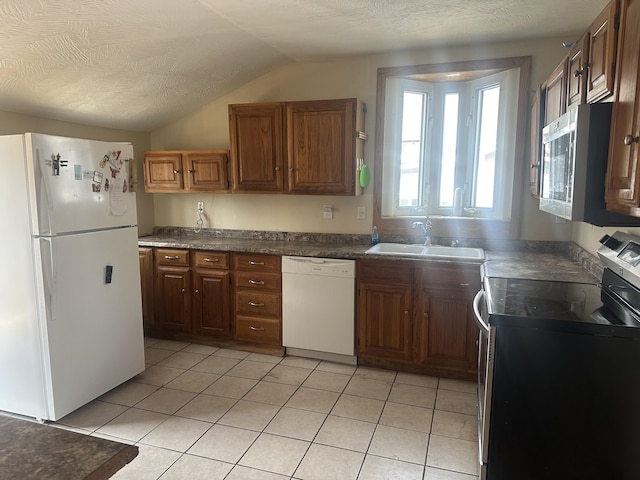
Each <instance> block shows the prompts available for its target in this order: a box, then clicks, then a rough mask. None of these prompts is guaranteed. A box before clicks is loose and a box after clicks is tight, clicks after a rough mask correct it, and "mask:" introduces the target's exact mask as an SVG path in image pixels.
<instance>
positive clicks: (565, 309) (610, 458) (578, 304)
mask: <svg viewBox="0 0 640 480" xmlns="http://www.w3.org/2000/svg"><path fill="white" fill-rule="evenodd" d="M601 243H602V244H603V245H602V246H601V247H600V249H599V250H598V256H599V257H600V259H601V261H602V262H603V264H604V266H605V268H604V273H603V276H602V278H600V279H599V281H595V280H594V283H579V282H562V281H548V280H532V279H515V278H495V277H485V278H484V279H483V290H482V291H481V292H479V293H478V295H477V297H476V301H475V302H474V307H475V309H476V318H477V323H478V326H479V327H480V330H481V333H480V340H479V353H480V355H479V362H478V363H479V365H478V377H479V382H478V385H479V387H478V400H479V402H478V403H479V405H478V426H479V428H478V435H479V438H478V439H479V442H478V446H479V458H480V478H481V479H482V480H502V479H509V480H510V479H518V480H539V479H542V478H545V479H547V478H548V479H556V478H558V479H560V478H562V479H565V478H567V479H574V478H575V479H578V478H579V479H580V480H600V479H603V478H615V479H616V480H626V479H629V480H632V479H633V480H637V479H639V478H640V456H639V455H638V452H640V435H638V432H640V407H639V405H640V373H639V372H640V328H638V327H640V237H636V236H633V235H630V234H627V233H624V232H616V233H615V234H614V235H612V236H605V237H603V239H602V240H601ZM483 297H484V301H482V298H483Z"/></svg>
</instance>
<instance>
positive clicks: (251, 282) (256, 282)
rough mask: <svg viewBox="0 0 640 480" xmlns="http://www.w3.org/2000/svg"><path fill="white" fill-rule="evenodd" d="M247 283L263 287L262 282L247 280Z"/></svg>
mask: <svg viewBox="0 0 640 480" xmlns="http://www.w3.org/2000/svg"><path fill="white" fill-rule="evenodd" d="M249 283H250V284H251V285H264V282H263V281H262V280H249Z"/></svg>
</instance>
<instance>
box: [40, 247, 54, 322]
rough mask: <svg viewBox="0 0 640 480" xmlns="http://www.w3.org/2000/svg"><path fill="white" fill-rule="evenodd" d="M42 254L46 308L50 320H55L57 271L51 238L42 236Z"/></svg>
mask: <svg viewBox="0 0 640 480" xmlns="http://www.w3.org/2000/svg"><path fill="white" fill-rule="evenodd" d="M39 240H40V255H41V256H42V258H41V261H42V286H43V289H44V304H45V305H44V308H45V310H46V314H47V319H48V320H49V321H52V322H53V321H54V320H55V317H54V315H53V312H55V309H54V308H53V302H54V295H53V288H54V285H53V284H54V282H55V280H54V278H53V272H55V267H54V264H53V252H52V251H51V250H52V248H51V239H50V238H40V239H39Z"/></svg>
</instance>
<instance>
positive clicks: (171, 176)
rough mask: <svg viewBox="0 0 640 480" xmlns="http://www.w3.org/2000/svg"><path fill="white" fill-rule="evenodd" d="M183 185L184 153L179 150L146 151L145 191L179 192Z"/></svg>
mask: <svg viewBox="0 0 640 480" xmlns="http://www.w3.org/2000/svg"><path fill="white" fill-rule="evenodd" d="M183 187H184V184H183V176H182V155H181V154H180V153H179V152H145V154H144V189H145V191H147V192H151V193H154V192H155V193H162V192H177V191H182V189H183Z"/></svg>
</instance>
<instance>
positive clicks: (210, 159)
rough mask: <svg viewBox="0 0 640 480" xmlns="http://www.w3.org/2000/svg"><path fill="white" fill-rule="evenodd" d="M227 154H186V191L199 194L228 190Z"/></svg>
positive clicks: (213, 152)
mask: <svg viewBox="0 0 640 480" xmlns="http://www.w3.org/2000/svg"><path fill="white" fill-rule="evenodd" d="M227 159H228V157H227V154H226V152H215V151H212V152H185V153H184V163H185V165H184V171H185V190H189V191H197V192H215V191H219V190H226V189H227V188H228V186H229V181H228V177H227Z"/></svg>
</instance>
